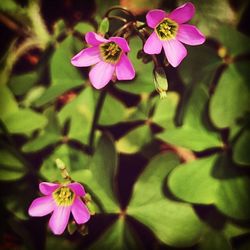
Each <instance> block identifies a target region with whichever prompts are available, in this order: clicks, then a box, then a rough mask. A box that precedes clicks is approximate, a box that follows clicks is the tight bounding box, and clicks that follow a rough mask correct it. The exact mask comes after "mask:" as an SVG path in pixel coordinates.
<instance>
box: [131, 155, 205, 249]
mask: <svg viewBox="0 0 250 250" xmlns="http://www.w3.org/2000/svg"><path fill="white" fill-rule="evenodd" d="M178 163H179V161H178V158H177V157H176V156H175V155H172V154H164V155H159V156H156V157H155V158H153V159H152V160H151V162H150V163H149V164H148V166H147V167H146V169H145V170H144V172H143V174H142V175H141V176H140V177H139V179H138V180H137V182H136V184H135V186H134V192H133V195H132V198H131V201H130V204H129V206H128V210H127V213H128V214H129V215H132V216H133V217H135V218H136V219H138V220H139V221H141V222H142V223H143V224H145V225H147V226H148V227H149V228H150V229H151V230H152V231H153V232H154V234H155V235H156V237H158V238H159V239H160V240H161V241H162V242H164V243H166V244H168V245H171V246H176V247H181V246H190V245H193V244H194V243H195V242H196V241H197V240H198V238H199V235H200V232H201V228H202V225H201V223H200V222H199V219H198V218H197V216H196V215H195V213H194V211H193V209H192V207H191V206H190V205H188V204H184V203H181V202H176V201H174V200H171V198H167V197H166V196H165V195H164V193H163V190H162V182H163V181H164V180H165V178H166V176H167V174H168V173H169V172H170V171H171V170H172V169H173V168H174V167H175V166H176V165H178ZM174 211H175V212H174Z"/></svg>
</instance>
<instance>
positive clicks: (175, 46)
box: [144, 3, 205, 67]
mask: <svg viewBox="0 0 250 250" xmlns="http://www.w3.org/2000/svg"><path fill="white" fill-rule="evenodd" d="M194 13H195V7H194V5H193V4H192V3H186V4H184V5H182V6H180V7H178V8H176V9H175V10H173V11H172V12H171V13H169V14H168V13H166V12H165V11H163V10H151V11H149V12H148V14H147V16H146V19H147V24H148V26H149V27H151V28H153V29H154V31H153V33H152V34H151V35H150V36H149V38H148V39H147V41H146V43H145V45H144V52H145V53H147V54H160V53H161V49H162V47H163V49H164V52H165V55H166V57H167V59H168V61H169V63H170V64H171V65H172V66H173V67H177V66H178V65H179V64H180V63H181V61H182V60H183V59H184V57H185V56H186V55H187V50H186V48H185V47H184V45H183V44H182V43H185V44H188V45H199V44H202V43H204V42H205V36H204V35H203V34H202V33H201V32H200V31H199V30H198V29H197V28H196V27H195V26H193V25H190V24H185V23H186V22H188V21H189V20H190V19H191V18H192V17H193V15H194Z"/></svg>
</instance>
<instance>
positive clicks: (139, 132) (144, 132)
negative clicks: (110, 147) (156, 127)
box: [116, 124, 152, 154]
mask: <svg viewBox="0 0 250 250" xmlns="http://www.w3.org/2000/svg"><path fill="white" fill-rule="evenodd" d="M151 140H152V132H151V129H150V127H149V126H148V125H146V124H145V125H142V126H138V127H137V128H135V129H132V130H131V131H129V132H128V133H127V134H126V135H124V136H123V137H122V138H120V139H119V140H118V141H117V142H116V147H117V149H118V151H119V152H122V153H126V154H134V153H136V152H138V151H139V150H140V149H142V147H143V146H145V145H146V144H148V143H149V142H150V141H151Z"/></svg>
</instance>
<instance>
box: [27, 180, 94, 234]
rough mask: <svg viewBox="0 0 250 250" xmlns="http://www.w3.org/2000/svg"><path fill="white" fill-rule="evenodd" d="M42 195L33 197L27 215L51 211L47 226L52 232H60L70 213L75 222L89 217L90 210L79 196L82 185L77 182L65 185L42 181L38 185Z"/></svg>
mask: <svg viewBox="0 0 250 250" xmlns="http://www.w3.org/2000/svg"><path fill="white" fill-rule="evenodd" d="M39 189H40V192H41V193H42V194H43V195H44V196H43V197H40V198H37V199H35V200H34V201H33V202H32V204H31V205H30V207H29V211H28V213H29V215H30V216H35V217H41V216H45V215H47V214H50V213H52V212H53V213H52V216H51V218H50V221H49V227H50V229H51V230H52V232H53V233H54V234H62V233H63V232H64V230H65V228H66V226H67V224H68V221H69V217H70V213H72V215H73V217H74V220H75V222H76V223H77V224H84V223H86V222H87V221H88V220H89V219H90V212H89V210H88V208H87V207H86V205H85V204H84V202H83V201H82V200H81V197H82V196H84V195H85V190H84V188H83V186H82V185H81V184H79V183H77V182H73V183H70V184H67V185H61V184H57V183H49V182H42V183H40V185H39Z"/></svg>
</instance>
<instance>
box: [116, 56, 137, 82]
mask: <svg viewBox="0 0 250 250" xmlns="http://www.w3.org/2000/svg"><path fill="white" fill-rule="evenodd" d="M115 73H116V76H117V79H118V80H131V79H133V78H134V77H135V69H134V67H133V65H132V63H131V61H130V60H129V59H128V57H127V56H126V55H125V54H124V53H123V54H122V55H121V58H120V61H119V62H118V64H117V65H116V70H115Z"/></svg>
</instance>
